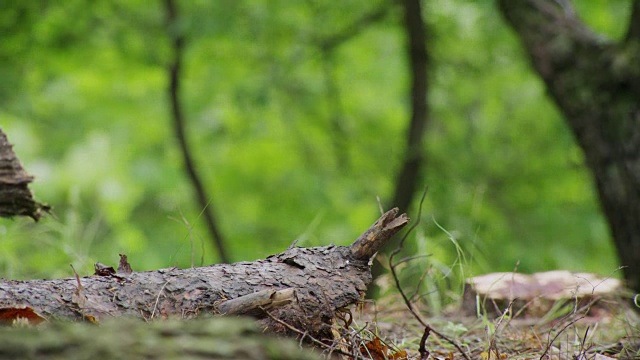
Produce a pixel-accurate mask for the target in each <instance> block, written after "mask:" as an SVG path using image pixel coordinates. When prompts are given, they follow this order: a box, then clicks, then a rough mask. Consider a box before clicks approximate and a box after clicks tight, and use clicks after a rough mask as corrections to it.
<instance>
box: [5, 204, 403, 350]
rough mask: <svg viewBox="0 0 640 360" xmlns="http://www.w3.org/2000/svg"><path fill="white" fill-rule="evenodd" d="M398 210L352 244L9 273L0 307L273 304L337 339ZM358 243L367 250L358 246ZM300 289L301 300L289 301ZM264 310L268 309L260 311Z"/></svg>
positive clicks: (145, 310)
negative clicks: (163, 265) (53, 273)
mask: <svg viewBox="0 0 640 360" xmlns="http://www.w3.org/2000/svg"><path fill="white" fill-rule="evenodd" d="M396 214H397V210H395V211H392V212H389V213H387V214H385V215H384V216H383V217H382V218H381V219H380V220H378V221H377V222H376V223H375V224H374V225H373V226H372V227H371V228H370V229H369V230H367V232H366V233H365V234H366V236H365V235H363V236H361V237H360V238H359V239H358V240H357V241H356V244H354V245H353V246H351V247H346V246H335V245H329V246H322V247H316V248H290V249H287V250H286V251H285V252H283V253H280V254H277V255H272V256H269V257H268V258H266V259H264V260H258V261H254V262H239V263H235V264H218V265H212V266H206V267H200V268H190V269H183V270H180V269H175V268H172V269H160V270H156V271H147V272H132V273H131V274H128V275H127V276H118V274H115V275H111V276H88V277H83V278H79V277H78V278H77V279H76V278H69V279H56V280H30V281H12V280H3V281H0V309H13V308H24V307H29V308H31V309H33V311H35V312H36V313H38V314H40V315H42V317H44V318H47V319H67V320H87V319H89V320H91V321H103V320H104V319H106V318H111V317H116V316H131V317H137V318H143V319H145V320H150V319H154V318H170V317H178V318H193V317H196V316H198V315H200V314H202V313H214V314H218V313H221V312H224V313H229V312H230V313H237V312H240V313H242V312H243V311H247V312H248V313H252V314H255V313H256V312H255V311H252V310H251V309H252V308H259V307H260V306H263V305H266V307H267V308H268V307H269V306H271V308H270V310H268V311H269V315H270V317H271V316H274V317H276V318H278V319H279V320H281V321H283V322H285V323H287V324H289V325H290V326H292V327H294V328H296V329H304V330H305V331H308V334H309V335H310V336H313V337H314V338H316V339H330V338H332V335H331V331H330V323H331V320H332V319H333V318H334V316H335V313H336V312H337V311H339V310H341V309H343V308H346V307H348V306H350V305H353V304H355V303H356V302H358V301H360V300H361V298H362V296H363V294H364V293H365V291H366V289H367V285H368V284H369V283H370V282H371V272H370V267H369V264H368V260H369V259H368V258H367V257H366V256H365V253H366V252H367V251H370V250H371V249H375V248H376V247H377V246H379V245H381V244H383V243H384V242H385V241H386V240H388V239H389V237H390V236H392V235H393V234H395V233H396V232H397V231H398V230H399V229H400V228H401V227H402V226H404V225H405V224H406V222H407V221H408V220H407V219H406V215H404V214H403V215H401V216H400V217H397V218H396ZM372 243H373V244H372ZM358 244H359V245H360V246H361V247H362V248H363V249H365V250H363V251H359V250H357V249H358ZM354 249H356V251H355V253H356V254H357V255H356V256H354ZM367 249H368V250H367ZM372 254H373V252H372ZM293 289H295V301H289V300H290V298H293V297H294V295H293V291H294V290H293ZM232 299H238V300H236V301H235V302H234V301H233V300H232ZM229 301H231V302H229ZM264 301H267V303H266V304H263V302H264ZM269 301H270V303H269ZM225 302H226V303H225ZM264 308H265V306H263V309H264ZM236 311H237V312H236ZM263 315H265V313H264V310H262V312H261V313H259V314H258V316H263ZM262 323H263V324H264V326H265V327H266V328H268V329H270V330H272V331H275V332H278V331H283V332H285V333H287V334H291V332H290V331H289V330H288V329H284V328H283V327H282V324H280V323H278V322H275V321H270V319H269V318H263V320H262Z"/></svg>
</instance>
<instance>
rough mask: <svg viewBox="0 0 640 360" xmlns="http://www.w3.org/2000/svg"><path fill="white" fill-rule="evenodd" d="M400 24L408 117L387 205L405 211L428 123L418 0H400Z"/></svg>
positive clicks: (425, 58) (417, 176)
mask: <svg viewBox="0 0 640 360" xmlns="http://www.w3.org/2000/svg"><path fill="white" fill-rule="evenodd" d="M402 4H403V9H404V26H405V32H406V34H407V50H408V54H407V55H408V58H409V64H410V67H409V69H410V75H411V121H410V123H409V128H408V129H407V135H406V138H407V148H406V152H405V156H404V159H403V162H402V167H401V169H400V171H399V172H398V176H397V178H396V185H395V191H394V195H393V200H392V203H391V205H392V206H397V207H399V208H400V209H401V210H402V211H407V210H408V208H409V206H410V205H411V200H412V199H413V195H414V193H415V191H416V188H417V187H418V184H419V182H420V178H421V176H420V170H421V169H422V167H423V165H424V164H423V162H424V154H423V141H422V140H423V138H424V133H425V129H426V127H427V124H428V123H429V111H428V107H427V91H428V82H427V65H428V64H427V61H428V53H427V45H426V41H427V40H426V34H425V33H426V30H425V28H426V27H425V23H424V20H423V19H422V6H421V3H420V0H404V1H403V3H402Z"/></svg>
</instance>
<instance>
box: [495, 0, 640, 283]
mask: <svg viewBox="0 0 640 360" xmlns="http://www.w3.org/2000/svg"><path fill="white" fill-rule="evenodd" d="M499 3H500V9H501V11H502V12H503V14H504V16H505V18H506V19H507V21H508V22H509V23H510V25H511V26H512V27H513V28H514V30H515V31H516V33H517V34H518V36H519V37H520V39H521V41H522V43H523V45H524V47H525V48H526V50H527V52H528V53H529V56H530V58H531V62H532V64H533V67H534V68H535V70H536V71H537V72H538V74H539V75H540V76H541V77H542V79H543V80H544V82H545V84H546V87H547V91H548V93H549V94H550V96H551V98H553V100H554V101H555V103H556V104H557V105H558V107H559V109H560V110H561V111H562V113H563V114H564V117H565V119H566V121H567V123H568V124H569V126H570V128H571V129H572V131H573V133H574V135H575V138H576V140H577V141H578V144H579V145H580V147H581V148H582V150H583V151H584V154H585V158H586V164H587V166H588V167H589V169H590V170H591V173H592V174H593V178H594V180H595V185H596V188H597V192H598V195H599V197H600V204H601V206H602V210H603V211H604V214H605V216H606V218H607V220H608V223H609V228H610V231H611V234H612V236H613V241H614V242H615V247H616V249H617V252H618V256H619V258H620V261H621V263H622V265H623V266H624V270H623V271H624V276H625V279H626V281H627V285H628V286H629V287H630V288H631V289H633V290H635V291H640V2H639V1H637V0H636V1H634V2H633V3H632V4H633V5H632V9H633V10H632V15H631V19H632V20H631V21H630V24H629V29H628V31H627V36H626V38H625V39H624V40H622V41H620V42H611V41H608V40H605V39H603V38H602V37H599V36H597V35H596V34H594V33H593V32H592V31H591V30H590V29H589V28H587V27H586V26H585V25H584V24H583V23H582V22H581V21H580V20H579V19H578V18H577V17H576V15H575V13H574V11H573V10H572V9H571V8H570V3H569V2H568V1H563V2H559V1H554V0H518V1H514V0H500V2H499Z"/></svg>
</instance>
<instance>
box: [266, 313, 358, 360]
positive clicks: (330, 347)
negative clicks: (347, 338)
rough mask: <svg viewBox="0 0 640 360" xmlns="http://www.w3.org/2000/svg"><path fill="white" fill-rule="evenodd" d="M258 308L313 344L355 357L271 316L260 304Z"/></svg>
mask: <svg viewBox="0 0 640 360" xmlns="http://www.w3.org/2000/svg"><path fill="white" fill-rule="evenodd" d="M260 310H262V311H263V312H264V313H265V314H267V316H268V317H269V318H270V319H271V320H273V321H275V322H277V323H278V324H280V325H282V326H284V327H286V328H287V329H289V330H291V331H293V332H295V333H296V334H299V335H301V336H303V337H305V338H307V339H309V340H311V342H313V343H314V344H316V345H318V346H320V347H322V348H325V349H330V350H331V351H335V352H337V353H339V354H340V355H344V356H348V357H351V358H354V359H355V358H356V357H355V356H353V355H352V354H349V353H346V352H344V351H342V350H340V349H334V348H333V346H329V345H327V344H325V343H323V342H322V341H320V340H318V339H316V338H314V337H313V336H311V335H309V333H308V332H307V331H302V330H299V329H297V328H296V327H295V326H293V325H290V324H288V323H286V322H285V321H282V320H281V319H278V318H277V317H275V316H273V314H271V313H270V312H269V311H267V310H266V309H265V308H263V307H262V306H260Z"/></svg>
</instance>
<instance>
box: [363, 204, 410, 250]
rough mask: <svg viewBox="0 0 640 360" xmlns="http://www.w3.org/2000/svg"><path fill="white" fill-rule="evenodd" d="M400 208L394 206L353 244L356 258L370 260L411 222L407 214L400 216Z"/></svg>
mask: <svg viewBox="0 0 640 360" xmlns="http://www.w3.org/2000/svg"><path fill="white" fill-rule="evenodd" d="M398 212H400V210H399V209H398V208H393V209H391V210H389V211H387V212H386V213H384V215H382V216H381V217H380V219H378V221H376V223H375V224H373V226H371V227H370V228H369V229H368V230H367V231H365V232H364V233H363V234H362V235H360V237H358V239H357V240H356V241H355V242H354V243H353V245H351V254H352V255H353V257H354V258H355V259H359V260H369V259H370V258H371V257H372V256H373V255H374V254H375V253H376V252H378V250H379V249H380V248H381V247H382V245H384V244H385V243H386V242H387V241H388V240H389V239H391V238H392V237H393V236H394V235H395V234H396V233H397V232H398V231H400V229H402V228H403V227H404V226H405V225H407V224H408V223H409V217H408V216H407V214H401V215H399V216H398Z"/></svg>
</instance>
